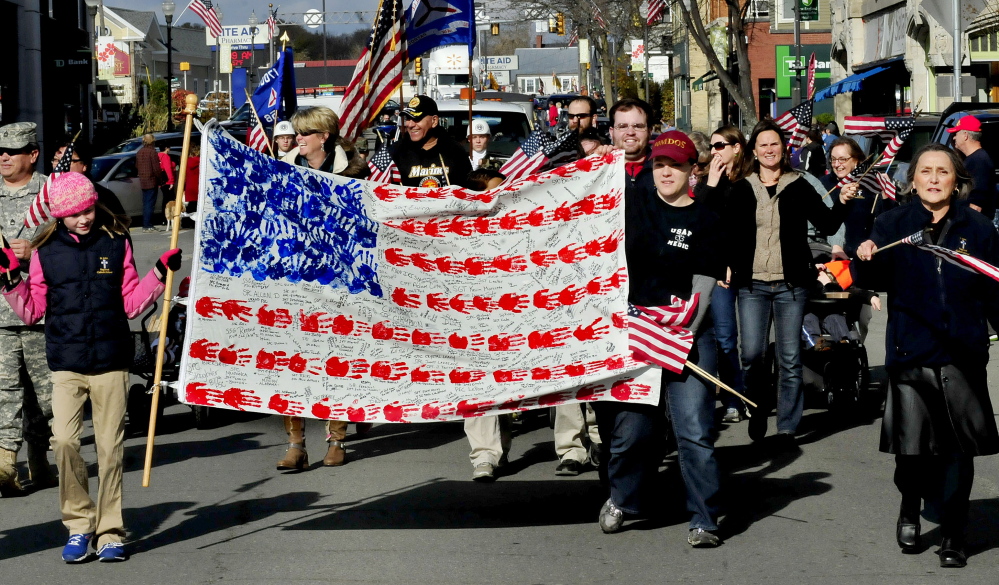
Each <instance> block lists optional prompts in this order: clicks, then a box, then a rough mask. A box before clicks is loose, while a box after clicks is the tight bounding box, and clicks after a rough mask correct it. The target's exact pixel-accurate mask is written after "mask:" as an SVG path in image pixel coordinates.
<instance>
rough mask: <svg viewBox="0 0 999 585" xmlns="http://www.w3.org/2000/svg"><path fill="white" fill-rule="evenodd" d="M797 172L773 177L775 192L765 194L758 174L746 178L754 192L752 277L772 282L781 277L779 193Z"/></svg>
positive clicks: (793, 178)
mask: <svg viewBox="0 0 999 585" xmlns="http://www.w3.org/2000/svg"><path fill="white" fill-rule="evenodd" d="M797 178H798V174H797V173H794V172H791V173H784V174H782V175H781V176H780V178H779V179H778V180H777V194H776V195H774V196H773V197H771V196H770V194H769V193H767V188H766V186H764V185H763V182H762V181H761V180H760V176H759V175H758V174H755V173H754V174H751V175H749V176H748V177H746V180H747V181H749V184H750V185H751V186H752V187H753V194H754V195H756V252H755V254H754V255H753V280H762V281H763V282H773V281H776V280H784V260H783V258H782V257H781V249H780V211H779V210H778V208H777V204H778V200H779V199H780V194H781V192H782V191H784V188H785V187H787V186H788V185H789V184H790V183H791V182H792V181H794V180H795V179H797Z"/></svg>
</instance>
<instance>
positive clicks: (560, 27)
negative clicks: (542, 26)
mask: <svg viewBox="0 0 999 585" xmlns="http://www.w3.org/2000/svg"><path fill="white" fill-rule="evenodd" d="M555 32H556V33H557V34H558V35H559V36H565V14H564V13H562V12H559V13H557V14H555Z"/></svg>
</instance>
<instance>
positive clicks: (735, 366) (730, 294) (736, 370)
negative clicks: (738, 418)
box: [711, 286, 746, 411]
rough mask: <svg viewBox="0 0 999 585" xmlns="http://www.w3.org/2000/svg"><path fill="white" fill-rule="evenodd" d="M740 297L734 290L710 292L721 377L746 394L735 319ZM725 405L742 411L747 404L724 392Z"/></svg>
mask: <svg viewBox="0 0 999 585" xmlns="http://www.w3.org/2000/svg"><path fill="white" fill-rule="evenodd" d="M737 297H738V295H737V294H736V292H735V289H733V288H724V287H721V286H716V287H715V289H714V290H713V291H712V292H711V318H712V319H713V320H714V322H715V339H716V341H717V343H718V378H720V379H721V381H722V382H725V383H726V384H728V385H729V386H731V387H732V389H733V390H735V391H736V392H738V393H740V394H743V395H745V393H746V385H745V383H744V382H743V378H742V364H741V363H740V362H739V323H738V320H737V319H736V317H735V299H736V298H737ZM721 401H722V404H723V405H724V406H725V408H726V409H728V408H735V409H738V410H740V411H742V410H743V409H744V408H745V405H744V404H743V403H742V400H739V397H738V396H736V395H734V394H732V393H731V392H724V391H723V392H722V395H721Z"/></svg>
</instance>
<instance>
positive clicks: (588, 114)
mask: <svg viewBox="0 0 999 585" xmlns="http://www.w3.org/2000/svg"><path fill="white" fill-rule="evenodd" d="M592 115H593V114H590V113H586V114H566V117H567V118H569V119H570V120H571V119H573V118H589V117H590V116H592Z"/></svg>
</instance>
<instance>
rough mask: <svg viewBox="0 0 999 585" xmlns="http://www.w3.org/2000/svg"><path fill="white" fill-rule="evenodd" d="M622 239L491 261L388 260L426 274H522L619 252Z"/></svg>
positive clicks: (391, 253) (388, 256)
mask: <svg viewBox="0 0 999 585" xmlns="http://www.w3.org/2000/svg"><path fill="white" fill-rule="evenodd" d="M623 237H624V232H622V231H616V232H614V233H612V234H611V235H609V236H604V237H601V238H595V239H593V240H590V241H588V242H586V243H584V244H568V245H566V246H563V247H562V248H560V249H558V250H556V251H554V252H552V251H548V250H537V251H534V252H531V253H530V254H529V255H527V256H522V255H516V256H511V255H507V254H501V255H499V256H494V257H492V258H480V257H478V256H472V257H470V258H466V259H464V260H459V259H455V258H451V257H450V256H440V257H437V258H430V257H428V256H427V255H426V254H423V253H420V252H414V253H412V254H406V253H405V252H403V250H402V248H389V249H387V250H385V261H386V262H388V263H389V264H391V265H393V266H398V267H406V266H413V267H415V268H417V269H419V270H422V271H423V272H440V273H443V274H468V275H471V276H480V275H482V274H494V273H497V272H523V271H525V270H527V269H528V267H529V266H530V265H532V264H533V265H535V266H541V267H548V266H552V265H554V264H555V263H556V262H562V263H564V264H576V263H578V262H582V261H583V260H585V259H587V258H594V257H597V256H601V255H603V254H610V253H612V252H615V251H617V249H618V246H619V245H620V243H621V239H622V238H623Z"/></svg>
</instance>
